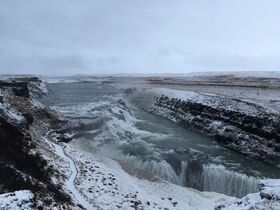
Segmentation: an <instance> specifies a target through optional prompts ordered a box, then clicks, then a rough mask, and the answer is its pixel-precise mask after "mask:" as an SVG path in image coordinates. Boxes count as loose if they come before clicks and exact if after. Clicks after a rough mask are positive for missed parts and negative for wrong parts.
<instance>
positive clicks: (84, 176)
mask: <svg viewBox="0 0 280 210" xmlns="http://www.w3.org/2000/svg"><path fill="white" fill-rule="evenodd" d="M66 153H67V154H69V155H70V156H71V158H73V160H75V162H76V163H77V165H78V179H77V180H76V187H77V188H78V189H79V190H80V192H81V193H82V194H83V195H85V196H86V197H88V198H89V200H90V202H91V203H95V205H96V206H98V207H99V208H101V209H104V210H113V209H123V210H125V209H145V210H146V209H147V210H148V209H170V210H171V209H174V210H175V209H178V210H185V209H186V210H187V209H189V210H192V209H197V210H200V209H201V210H202V209H207V210H208V209H214V207H215V201H216V200H219V199H225V198H227V196H225V195H222V194H218V193H214V192H199V191H197V190H194V189H190V188H185V187H180V186H178V185H174V184H171V183H169V182H166V181H163V180H160V179H157V180H158V181H156V180H155V181H154V182H152V181H148V180H145V179H139V178H136V177H134V176H131V175H129V174H128V173H126V172H125V171H124V170H123V169H122V167H121V166H120V164H119V163H117V162H116V161H114V160H112V159H109V158H106V157H101V156H97V155H93V154H91V153H86V152H84V151H81V150H79V149H78V148H76V147H74V146H73V145H67V146H66ZM136 207H137V208H136Z"/></svg>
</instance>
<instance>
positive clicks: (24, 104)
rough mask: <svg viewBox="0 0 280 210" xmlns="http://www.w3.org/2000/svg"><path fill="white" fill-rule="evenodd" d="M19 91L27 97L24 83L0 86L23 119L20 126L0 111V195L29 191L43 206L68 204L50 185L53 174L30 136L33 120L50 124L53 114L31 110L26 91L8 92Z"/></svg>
mask: <svg viewBox="0 0 280 210" xmlns="http://www.w3.org/2000/svg"><path fill="white" fill-rule="evenodd" d="M1 84H2V86H1ZM21 84H24V85H23V86H21ZM25 84H26V85H25ZM22 87H23V89H26V90H25V91H26V93H27V92H28V94H29V90H28V85H27V83H25V82H24V83H21V82H19V83H18V82H13V83H10V82H6V83H5V82H2V83H0V88H3V89H5V90H9V91H7V93H5V94H9V97H8V98H10V99H9V106H12V107H14V108H15V109H17V111H18V112H19V113H20V114H21V115H22V116H23V117H24V118H25V120H23V121H21V122H15V121H14V120H11V119H10V116H9V115H7V114H5V113H6V112H7V110H5V107H3V108H0V174H1V176H0V193H6V192H11V191H17V190H30V191H32V192H33V193H34V194H35V199H39V200H40V201H42V202H44V204H45V205H48V204H50V203H52V202H55V203H68V204H69V203H71V198H70V197H69V195H67V194H66V193H64V192H63V190H62V189H61V186H59V185H57V184H55V183H53V181H52V179H51V177H52V176H53V175H54V174H55V173H56V172H55V171H54V169H53V168H52V167H51V166H50V165H48V163H47V161H46V160H45V159H44V158H43V157H42V156H41V155H40V153H39V152H37V144H36V142H35V140H34V139H32V137H31V136H30V132H29V126H30V125H31V124H32V123H34V121H35V119H36V117H37V118H38V116H41V117H42V119H50V120H52V118H53V116H52V113H50V112H48V110H46V109H44V108H38V109H36V110H33V109H32V108H31V107H30V102H29V99H28V98H27V95H26V93H24V92H25V91H23V92H21V91H20V92H15V91H10V90H15V89H14V88H16V89H17V90H20V89H21V88H22ZM13 94H14V95H13ZM11 98H12V99H11ZM5 103H7V102H5ZM40 119H41V118H40ZM37 121H38V119H37ZM37 123H38V122H37Z"/></svg>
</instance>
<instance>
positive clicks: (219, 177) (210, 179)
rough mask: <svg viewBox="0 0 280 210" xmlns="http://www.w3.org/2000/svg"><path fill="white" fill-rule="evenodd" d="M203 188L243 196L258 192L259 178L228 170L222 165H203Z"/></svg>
mask: <svg viewBox="0 0 280 210" xmlns="http://www.w3.org/2000/svg"><path fill="white" fill-rule="evenodd" d="M201 176H202V179H201V180H202V189H203V190H204V191H215V192H219V193H223V194H226V195H230V196H236V197H243V196H244V195H246V194H248V193H255V192H258V184H259V181H258V179H257V178H254V177H251V176H247V175H245V174H241V173H237V172H234V171H230V170H227V169H226V168H225V167H224V166H222V165H214V164H209V165H203V171H202V175H201Z"/></svg>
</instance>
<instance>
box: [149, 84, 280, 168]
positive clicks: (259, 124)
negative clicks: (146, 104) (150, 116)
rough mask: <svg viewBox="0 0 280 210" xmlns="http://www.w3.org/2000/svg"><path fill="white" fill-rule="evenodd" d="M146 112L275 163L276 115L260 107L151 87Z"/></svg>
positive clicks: (279, 128) (278, 153)
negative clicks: (150, 99)
mask: <svg viewBox="0 0 280 210" xmlns="http://www.w3.org/2000/svg"><path fill="white" fill-rule="evenodd" d="M152 92H153V95H155V102H154V103H153V104H152V106H151V107H150V108H149V111H150V112H153V113H155V114H158V115H161V116H163V117H166V118H168V119H170V120H172V121H175V122H176V123H178V124H179V125H180V126H182V127H186V128H192V129H195V130H198V131H200V132H202V133H204V134H206V135H208V136H211V137H213V138H215V139H216V140H217V141H218V142H219V143H221V144H222V145H224V146H225V147H226V148H229V149H232V150H235V151H237V152H240V153H242V154H244V155H246V156H248V157H251V158H254V159H259V160H262V161H265V162H267V163H270V164H276V165H278V164H279V163H280V162H279V160H280V159H279V158H280V115H279V114H278V113H273V112H268V111H267V110H266V109H264V108H263V107H261V106H259V105H257V104H254V103H250V102H246V101H241V100H237V99H231V98H226V97H222V96H216V95H209V94H203V93H196V92H191V91H177V90H170V89H154V90H152Z"/></svg>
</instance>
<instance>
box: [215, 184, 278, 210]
mask: <svg viewBox="0 0 280 210" xmlns="http://www.w3.org/2000/svg"><path fill="white" fill-rule="evenodd" d="M259 186H260V192H259V193H254V194H249V195H247V196H245V197H244V198H242V199H233V198H232V199H229V200H226V201H221V202H220V203H218V204H217V206H216V207H215V210H230V209H235V210H251V209H260V210H275V209H280V181H279V180H275V179H268V180H263V181H261V183H260V185H259Z"/></svg>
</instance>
